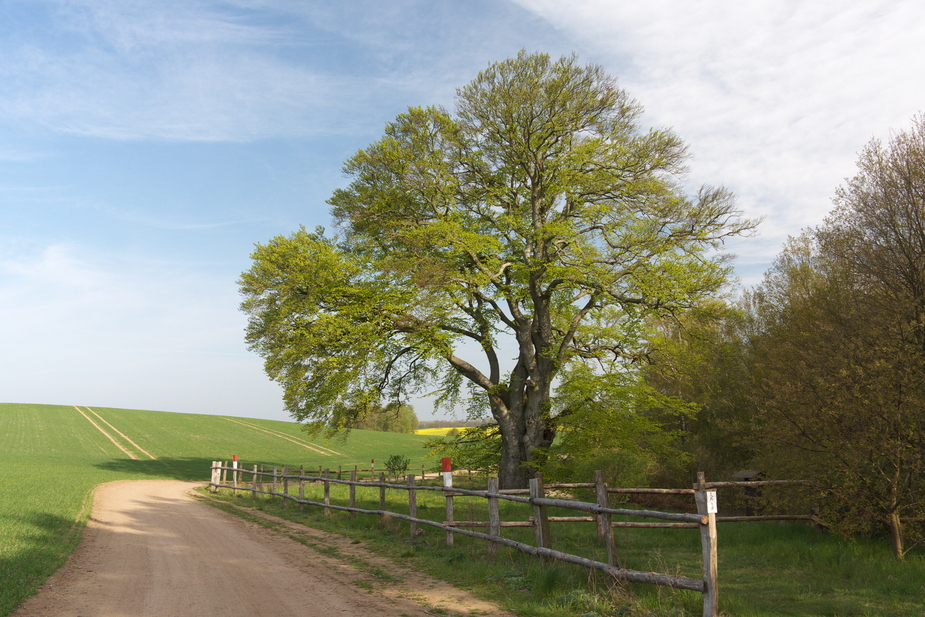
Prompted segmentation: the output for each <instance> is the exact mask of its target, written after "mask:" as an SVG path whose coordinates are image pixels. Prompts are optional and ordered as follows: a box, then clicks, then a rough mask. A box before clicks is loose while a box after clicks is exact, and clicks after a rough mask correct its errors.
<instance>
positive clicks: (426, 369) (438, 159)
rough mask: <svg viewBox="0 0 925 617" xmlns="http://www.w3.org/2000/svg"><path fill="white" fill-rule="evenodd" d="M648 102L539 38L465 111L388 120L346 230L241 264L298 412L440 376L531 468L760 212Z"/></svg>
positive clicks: (322, 416) (343, 196)
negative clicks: (702, 176) (699, 175)
mask: <svg viewBox="0 0 925 617" xmlns="http://www.w3.org/2000/svg"><path fill="white" fill-rule="evenodd" d="M640 114H641V107H640V106H639V105H638V104H637V103H636V102H635V101H633V100H631V99H630V98H629V96H628V95H627V94H626V93H625V92H624V91H623V90H621V89H620V88H618V87H617V83H616V80H615V79H614V78H612V77H610V76H608V75H607V74H606V73H605V72H604V71H603V70H602V69H601V68H600V67H599V66H595V65H581V64H579V62H578V60H577V59H576V58H575V57H574V56H572V57H563V58H560V59H558V60H556V61H553V60H552V59H550V57H549V56H547V55H545V54H528V53H526V52H521V53H520V54H518V56H517V57H516V58H511V59H508V60H505V61H502V62H498V63H495V64H492V65H490V66H489V67H488V68H487V69H486V70H485V71H483V72H482V73H480V74H479V75H478V76H477V77H476V78H475V80H473V81H472V82H471V83H470V84H468V85H466V86H464V87H462V88H460V89H459V90H458V91H457V96H456V104H455V109H454V110H453V111H448V110H446V109H443V108H441V107H413V108H410V109H409V110H408V111H407V112H406V113H403V114H401V115H399V116H398V117H397V118H396V119H395V120H394V121H392V122H389V123H388V124H387V125H386V127H385V132H384V135H383V136H382V138H381V139H379V140H378V141H376V142H374V143H373V144H371V145H369V146H368V147H366V148H364V149H362V150H360V151H359V152H358V153H357V154H356V155H354V156H353V157H352V158H351V159H349V160H348V161H347V162H346V164H345V167H344V171H345V173H346V175H347V177H348V179H349V180H350V183H349V185H348V186H347V187H345V188H343V189H340V190H337V191H335V193H334V195H333V196H332V197H331V199H330V200H329V204H330V205H331V206H332V210H331V213H332V217H333V219H334V221H335V225H336V230H337V233H336V235H333V236H330V235H327V234H326V233H325V232H324V230H321V229H318V230H315V232H313V233H312V232H308V231H306V230H304V229H302V230H300V231H297V232H295V233H294V234H292V235H291V236H288V237H277V238H273V239H272V240H270V242H268V243H267V244H266V245H262V246H261V245H258V247H257V249H256V250H255V252H254V254H253V256H252V257H253V266H252V268H251V269H250V270H249V271H247V272H245V273H244V274H243V275H242V277H241V281H240V284H241V291H242V294H243V296H244V301H243V304H242V309H243V310H244V311H245V312H246V313H247V314H248V316H249V324H248V329H247V340H248V342H249V343H250V345H251V347H252V349H254V350H255V351H257V352H258V353H260V354H261V355H263V356H264V357H265V359H266V363H265V366H266V370H267V373H268V374H269V375H270V377H271V378H273V379H275V380H277V381H279V382H280V383H281V384H282V385H283V386H284V391H285V394H284V398H285V403H286V407H287V409H288V410H289V411H290V412H291V413H292V414H293V415H294V416H295V417H296V418H298V419H300V420H304V421H309V422H312V423H314V424H315V425H316V426H328V427H342V426H347V425H348V424H350V422H351V421H352V420H351V418H352V417H353V416H355V415H356V414H362V413H363V412H364V410H367V409H371V408H372V407H374V406H376V405H379V404H380V403H381V402H382V401H393V400H401V399H403V398H405V397H407V396H409V395H410V394H412V393H414V392H419V391H421V389H422V388H423V389H435V390H436V391H437V392H439V393H440V398H439V400H438V404H443V405H446V406H453V405H456V404H458V403H459V402H460V401H461V400H463V399H467V400H469V401H470V402H471V408H472V409H474V410H475V411H474V413H475V414H476V415H478V414H480V413H481V414H485V415H489V414H490V415H491V417H492V418H493V419H494V421H495V422H496V423H497V427H498V433H499V434H500V438H501V454H500V461H499V476H500V479H501V485H502V486H503V487H515V486H523V485H525V483H526V481H527V478H529V477H530V476H531V474H532V473H534V471H535V470H536V467H537V466H538V465H540V464H541V463H542V457H543V455H544V453H545V452H546V451H547V449H548V447H549V446H550V444H551V443H552V441H553V438H554V436H555V433H556V430H557V429H558V427H559V426H560V425H561V424H562V422H563V420H564V418H566V417H568V416H569V415H571V414H577V413H579V412H580V411H581V409H582V408H583V407H586V406H593V404H594V401H595V400H596V398H595V397H596V390H597V389H598V387H599V384H601V383H612V384H615V386H614V387H617V388H618V386H620V385H621V384H624V383H625V382H626V380H627V375H631V374H633V372H634V370H635V369H634V367H635V366H638V364H639V363H640V362H642V361H644V360H645V359H646V358H647V357H648V356H649V354H650V352H651V345H652V342H653V340H654V337H653V336H652V331H651V328H650V324H652V323H653V322H655V321H659V320H664V319H671V318H673V317H674V316H677V315H679V314H682V313H684V312H686V311H689V310H692V309H695V308H696V307H698V306H699V305H700V304H702V303H703V302H704V301H705V300H707V299H709V298H710V297H712V296H713V295H715V294H716V293H717V292H718V291H719V290H720V289H721V287H722V286H723V285H724V283H725V282H726V278H727V276H728V274H729V266H728V263H727V262H726V261H725V259H724V258H723V256H722V254H721V253H720V252H718V251H717V250H716V249H718V248H719V246H720V244H721V243H722V241H723V239H724V238H726V237H729V236H732V235H737V234H743V233H747V232H748V231H749V230H751V229H752V227H753V226H754V223H753V222H751V221H748V220H746V219H743V218H742V217H741V216H740V212H739V211H738V210H737V209H736V208H735V206H734V200H733V197H732V195H731V194H730V193H729V192H728V191H727V190H725V189H723V188H713V187H704V188H701V189H700V190H699V191H698V192H697V193H696V194H695V195H687V194H686V193H685V192H684V191H683V190H682V176H683V173H684V171H685V168H684V163H685V160H686V156H687V151H686V148H685V146H684V144H683V143H682V141H681V140H680V139H679V138H678V137H677V136H676V135H674V134H673V133H672V132H671V131H668V130H655V129H653V130H648V131H644V130H642V129H641V128H640V127H639V124H638V122H639V116H640ZM510 356H513V358H510ZM557 390H560V391H561V392H563V393H567V396H564V397H562V398H561V400H559V399H557V398H556V396H555V395H554V392H555V391H557ZM613 404H619V403H618V402H614V403H613ZM486 412H487V413H486Z"/></svg>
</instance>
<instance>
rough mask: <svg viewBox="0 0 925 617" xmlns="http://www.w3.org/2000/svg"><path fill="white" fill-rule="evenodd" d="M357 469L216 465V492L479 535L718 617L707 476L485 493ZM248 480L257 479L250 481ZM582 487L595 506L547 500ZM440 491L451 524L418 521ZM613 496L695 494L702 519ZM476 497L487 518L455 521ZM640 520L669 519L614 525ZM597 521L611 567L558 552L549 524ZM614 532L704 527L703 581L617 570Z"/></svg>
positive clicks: (492, 482)
mask: <svg viewBox="0 0 925 617" xmlns="http://www.w3.org/2000/svg"><path fill="white" fill-rule="evenodd" d="M357 471H358V470H353V471H351V472H350V479H349V480H342V479H337V478H333V477H332V474H331V472H330V470H327V469H324V470H322V473H321V474H320V475H318V476H314V475H306V472H305V469H304V468H300V469H299V473H298V474H294V473H290V472H289V470H288V469H287V468H286V467H282V468H281V469H279V468H277V467H275V466H274V467H273V469H272V471H262V470H259V469H258V467H257V465H254V466H253V469H250V470H248V469H243V468H241V467H237V466H235V467H227V466H225V464H224V463H223V462H220V461H214V462H213V463H212V479H211V482H210V487H211V490H213V491H216V490H218V489H219V488H226V489H231V490H232V491H248V492H251V493H253V494H254V495H257V494H263V495H272V496H277V497H280V498H282V499H283V500H284V503H286V501H285V500H290V501H293V502H295V503H297V504H299V505H300V507H302V506H306V505H308V506H316V507H321V508H323V509H324V514H325V515H330V513H331V511H332V510H339V511H344V512H349V513H351V515H355V514H370V515H376V516H379V517H381V518H382V519H383V520H385V519H387V518H395V519H399V520H404V521H408V522H409V523H410V533H411V537H412V538H413V537H414V536H415V535H416V534H417V526H418V525H427V526H430V527H435V528H437V529H440V530H443V531H445V532H446V541H447V543H448V544H450V545H452V544H453V536H454V535H455V534H460V535H464V536H469V537H472V538H478V539H481V540H485V541H488V542H489V543H490V544H489V551H490V552H491V553H494V552H496V550H497V547H498V546H507V547H510V548H513V549H516V550H519V551H522V552H524V553H527V554H529V555H533V556H536V557H539V558H541V559H544V560H545V559H556V560H559V561H564V562H567V563H572V564H576V565H580V566H583V567H586V568H591V569H595V570H599V571H602V572H605V573H607V574H609V575H610V576H613V577H614V578H616V579H620V580H626V581H631V582H636V583H650V584H654V585H662V586H667V587H673V588H677V589H689V590H692V591H697V592H700V593H702V594H703V615H704V616H705V617H715V616H716V615H718V604H717V595H718V594H717V591H718V589H717V533H716V522H717V518H716V490H715V489H713V488H710V487H709V486H708V484H707V483H706V481H705V479H704V477H703V474H699V477H698V482H697V484H695V485H694V488H692V489H653V488H641V489H622V488H610V487H607V485H606V484H605V483H604V482H603V478H602V474H601V473H600V472H597V473H596V477H595V482H594V483H581V484H551V485H544V484H543V479H542V477H537V478H534V479H532V480H531V481H530V488H529V489H520V490H499V488H498V480H497V478H488V482H487V484H488V487H487V488H486V489H485V490H467V489H461V488H452V487H445V486H423V485H418V484H417V483H416V476H415V475H414V474H409V475H407V476H406V483H405V484H396V483H388V482H386V478H385V474H384V473H382V472H380V473H379V478H378V481H375V482H371V481H359V480H358V479H357ZM246 476H250V478H249V480H250V481H249V482H247V481H246V480H247V479H248V478H246ZM307 482H318V483H322V484H323V489H324V492H323V495H324V497H323V501H321V502H318V501H312V500H307V499H305V491H304V489H305V484H306V483H307ZM296 483H297V485H298V497H295V496H293V495H290V494H289V493H290V486H291V485H293V484H296ZM331 484H343V485H347V486H348V487H349V505H338V504H333V503H331V494H330V486H331ZM358 486H360V487H365V488H378V490H379V509H377V510H369V509H363V508H358V507H356V488H357V487H358ZM577 488H593V489H594V491H595V496H596V499H595V503H591V502H582V501H575V500H571V499H561V498H550V497H547V496H546V490H547V489H559V490H569V489H577ZM387 490H403V491H407V493H408V512H409V513H408V514H403V513H399V512H391V511H389V510H387V509H386V491H387ZM418 491H437V492H441V493H443V495H444V497H445V499H446V519H445V520H444V521H439V522H438V521H431V520H427V519H422V518H419V517H418V516H417V492H418ZM611 493H650V494H675V495H677V494H688V495H693V496H694V500H695V503H696V506H697V514H686V513H676V512H660V511H654V510H633V509H626V508H610V507H609V503H608V495H609V494H611ZM463 496H467V497H477V498H481V499H485V500H487V502H488V519H489V520H488V521H455V520H454V513H453V500H454V498H455V497H463ZM502 500H506V501H511V502H518V503H524V504H529V505H530V506H531V507H532V508H533V516H532V517H531V519H530V520H529V521H502V520H501V515H500V509H499V502H500V501H502ZM548 508H563V509H568V510H575V511H578V512H582V513H583V514H584V515H583V516H571V517H556V516H549V515H548V514H547V509H548ZM615 516H620V517H641V518H650V519H657V520H660V521H664V522H637V521H619V520H613V517H615ZM578 521H596V523H597V537H598V541H599V542H602V543H603V544H604V546H605V547H606V552H607V562H606V563H604V562H601V561H595V560H593V559H588V558H586V557H582V556H579V555H572V554H569V553H564V552H561V551H557V550H554V549H552V548H551V543H550V539H551V538H550V528H549V523H550V522H578ZM504 527H533V529H534V536H535V545H534V544H527V543H524V542H518V541H515V540H512V539H510V538H505V537H503V536H502V533H501V531H502V529H503V528H504ZM614 527H645V528H676V529H677V528H681V529H684V528H690V529H699V530H700V540H701V548H702V555H703V578H702V579H694V578H689V577H685V576H678V575H670V574H662V573H658V572H641V571H637V570H630V569H627V568H622V567H619V566H618V565H617V563H616V562H617V559H616V551H615V548H614V541H613V533H612V529H613V528H614ZM472 528H483V529H484V528H488V533H483V532H481V531H473V530H472Z"/></svg>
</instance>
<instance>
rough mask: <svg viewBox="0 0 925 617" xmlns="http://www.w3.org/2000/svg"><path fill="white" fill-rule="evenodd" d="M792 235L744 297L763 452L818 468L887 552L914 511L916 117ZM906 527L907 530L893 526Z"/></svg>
mask: <svg viewBox="0 0 925 617" xmlns="http://www.w3.org/2000/svg"><path fill="white" fill-rule="evenodd" d="M835 203H836V208H835V210H834V211H833V212H832V213H831V215H830V216H829V217H828V219H827V220H826V222H825V223H824V224H823V225H822V226H820V227H819V228H817V229H813V230H810V231H808V232H806V233H804V234H803V235H802V236H800V237H797V238H793V239H791V241H790V242H789V243H788V245H787V246H786V247H785V250H784V252H783V253H782V254H781V255H780V256H779V257H778V259H777V261H776V263H775V265H774V267H773V268H772V269H771V270H770V271H769V272H768V273H767V275H766V276H765V280H764V283H763V284H762V285H761V286H760V287H758V288H757V289H756V290H755V292H754V293H753V294H752V296H751V298H750V307H751V314H752V319H753V322H754V331H753V333H752V338H751V343H752V348H753V358H754V375H753V377H754V381H753V383H754V391H753V396H754V398H755V400H756V405H757V409H758V410H759V414H760V415H759V418H760V419H761V420H763V421H762V422H761V423H760V424H759V430H758V431H756V434H758V435H761V436H762V438H763V439H764V440H765V441H766V443H767V444H768V447H767V448H766V449H765V452H766V464H768V465H770V466H771V467H774V468H776V469H777V470H778V471H780V472H782V473H786V474H788V475H790V477H801V478H804V477H808V478H812V479H815V480H817V481H818V482H819V485H820V486H821V487H823V488H824V490H825V491H826V499H825V500H824V501H823V504H824V505H823V507H822V510H821V511H820V516H821V517H822V519H823V520H825V521H826V522H827V523H828V524H830V525H831V526H832V527H833V528H835V529H837V530H840V531H843V532H845V533H849V534H850V533H855V532H872V531H877V530H878V529H881V528H883V527H884V525H886V526H887V527H888V528H889V529H890V531H891V534H892V537H893V548H894V551H895V553H896V555H897V556H898V557H902V555H903V554H904V552H905V550H907V548H906V547H907V545H908V542H907V541H911V542H912V543H913V544H914V543H915V541H917V540H921V539H923V537H925V536H923V533H922V529H921V525H920V524H919V525H915V524H913V525H911V527H910V526H904V525H903V519H907V520H908V519H911V520H916V519H918V520H921V519H922V517H923V516H925V381H923V379H922V376H923V375H925V118H923V117H919V118H918V119H916V121H915V123H914V126H913V129H912V130H911V131H908V132H901V133H898V134H895V135H894V136H893V137H892V139H891V140H890V142H889V143H888V144H886V145H884V144H882V143H881V142H879V141H873V142H871V143H870V144H869V145H868V146H867V148H865V149H864V151H863V152H862V153H861V155H860V158H859V161H858V173H857V174H856V175H855V176H854V177H853V178H852V179H850V180H849V181H848V182H847V183H846V184H845V185H844V186H843V187H842V188H840V189H839V190H838V192H837V194H836V200H835ZM904 533H905V536H906V537H905V538H904Z"/></svg>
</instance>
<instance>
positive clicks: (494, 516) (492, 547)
mask: <svg viewBox="0 0 925 617" xmlns="http://www.w3.org/2000/svg"><path fill="white" fill-rule="evenodd" d="M488 533H489V535H491V536H492V537H498V538H500V537H501V511H500V510H499V509H498V478H488ZM497 552H498V543H497V542H489V543H488V554H489V555H491V556H492V557H494V556H495V553H497Z"/></svg>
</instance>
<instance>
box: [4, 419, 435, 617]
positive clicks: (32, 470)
mask: <svg viewBox="0 0 925 617" xmlns="http://www.w3.org/2000/svg"><path fill="white" fill-rule="evenodd" d="M91 409H92V411H93V412H96V413H95V414H94V413H91V412H90V411H89V410H88V409H87V408H86V407H83V406H81V407H80V410H81V411H78V409H77V408H75V407H73V406H54V405H18V404H7V403H0V453H2V460H3V461H4V465H3V474H2V475H0V580H2V581H3V585H2V586H0V615H6V614H7V613H9V612H10V611H11V610H12V609H13V607H15V606H16V605H17V604H19V603H20V602H21V601H22V600H23V599H24V598H25V597H27V596H28V595H29V594H30V593H32V591H33V590H34V589H35V588H36V587H37V586H38V585H39V584H41V582H42V581H44V580H45V578H47V577H48V575H49V574H51V572H53V571H54V570H55V569H56V568H57V567H58V566H60V565H61V563H63V561H64V559H65V558H66V557H67V555H68V554H70V552H71V551H72V550H73V548H74V547H75V546H76V543H77V541H78V540H79V538H80V532H81V530H82V528H83V525H84V524H85V523H86V520H87V518H88V516H89V513H90V506H91V503H90V494H91V491H92V490H93V488H94V487H95V486H97V485H98V484H100V483H102V482H109V481H111V480H124V479H145V478H177V479H185V480H202V481H204V482H207V481H208V479H209V473H210V472H209V467H210V465H211V462H212V461H213V460H223V461H230V460H231V458H232V456H233V455H235V454H237V455H238V458H239V459H240V461H241V464H242V465H246V466H251V465H253V464H264V465H268V466H270V465H280V466H282V465H288V466H290V468H298V466H299V465H304V466H305V467H306V468H307V469H316V470H317V469H318V467H319V466H322V467H326V468H330V469H334V470H336V469H337V467H338V466H341V467H342V468H343V469H344V470H352V469H353V468H354V466H358V467H360V468H361V469H366V470H368V469H369V467H370V460H371V459H375V460H376V464H377V467H380V468H384V463H385V461H386V459H387V458H388V457H389V456H390V455H393V454H400V455H404V456H407V457H409V458H410V459H411V466H412V468H413V467H417V468H418V469H420V468H421V465H422V464H425V455H426V454H427V452H426V451H425V450H424V449H423V448H422V446H421V444H422V443H423V442H424V441H425V440H426V439H427V438H426V437H423V436H416V435H403V434H398V433H378V432H376V433H374V432H372V431H361V430H355V431H352V432H351V433H350V436H349V438H347V439H346V440H343V439H334V440H331V441H329V442H325V441H324V440H320V439H319V440H314V441H312V440H309V439H308V437H307V436H306V434H305V433H304V431H303V430H302V428H301V426H300V425H298V424H295V423H292V422H278V421H273V420H251V419H244V418H233V417H224V416H205V415H196V414H182V413H167V412H158V411H133V410H125V409H107V408H103V407H92V408H91ZM88 418H89V419H88ZM91 420H92V422H91ZM94 423H95V425H94ZM107 423H108V424H107ZM97 427H99V428H97ZM100 429H102V430H100ZM103 431H105V432H106V433H108V434H109V435H110V436H111V437H112V438H113V439H114V440H115V441H116V442H118V444H119V445H116V444H115V443H113V441H111V440H110V439H109V438H108V437H107V436H106V435H104V434H103ZM120 433H121V434H120ZM119 446H122V448H124V449H125V451H123V450H122V449H120V447H119ZM313 448H314V449H313ZM326 450H330V451H332V452H336V454H331V453H324V452H325V451H326ZM126 451H127V452H126ZM146 453H147V454H146ZM152 456H153V457H154V458H153V459H152V458H151V457H152ZM132 457H134V458H132ZM426 463H427V465H428V467H432V466H433V462H431V461H426Z"/></svg>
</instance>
